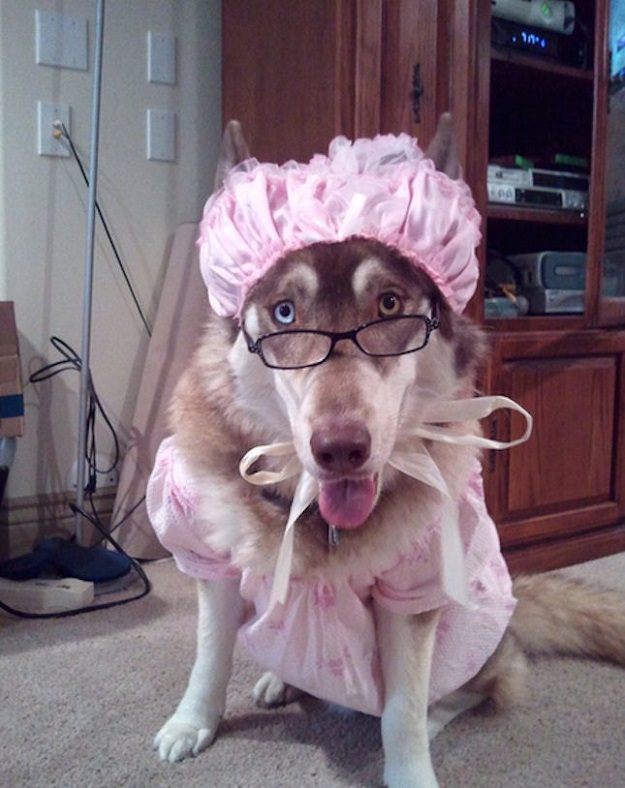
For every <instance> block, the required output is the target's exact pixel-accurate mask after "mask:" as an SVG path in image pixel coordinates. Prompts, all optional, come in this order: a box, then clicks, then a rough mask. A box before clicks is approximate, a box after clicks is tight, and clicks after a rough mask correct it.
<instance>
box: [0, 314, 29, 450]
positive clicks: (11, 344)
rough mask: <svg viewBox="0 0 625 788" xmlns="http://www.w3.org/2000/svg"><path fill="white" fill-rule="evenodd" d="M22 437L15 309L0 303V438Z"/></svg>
mask: <svg viewBox="0 0 625 788" xmlns="http://www.w3.org/2000/svg"><path fill="white" fill-rule="evenodd" d="M23 434H24V396H23V394H22V370H21V366H20V355H19V343H18V338H17V326H16V324H15V310H14V306H13V302H12V301H0V437H2V438H15V437H17V436H18V435H23Z"/></svg>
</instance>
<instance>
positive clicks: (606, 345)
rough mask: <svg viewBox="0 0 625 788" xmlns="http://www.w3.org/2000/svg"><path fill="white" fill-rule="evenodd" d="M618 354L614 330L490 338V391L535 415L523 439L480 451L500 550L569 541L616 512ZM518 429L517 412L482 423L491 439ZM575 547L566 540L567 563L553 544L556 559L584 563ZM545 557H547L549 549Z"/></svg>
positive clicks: (624, 346)
mask: <svg viewBox="0 0 625 788" xmlns="http://www.w3.org/2000/svg"><path fill="white" fill-rule="evenodd" d="M624 354H625V341H624V339H623V337H622V336H619V334H616V333H615V334H612V335H610V334H606V333H601V332H586V333H583V334H582V333H580V334H577V335H565V334H557V335H553V336H551V337H549V336H548V335H532V336H529V337H524V338H520V337H518V336H517V337H514V338H508V339H506V338H504V339H502V340H500V341H499V342H498V343H497V347H496V351H495V358H494V362H493V367H492V376H491V381H490V388H491V389H492V391H493V392H497V393H502V394H505V395H507V396H509V397H511V398H512V399H514V400H516V401H517V402H519V403H520V404H521V405H523V407H525V408H526V409H527V410H529V411H530V413H532V415H533V417H534V431H533V434H532V437H531V438H530V440H529V441H528V442H527V443H525V444H523V445H521V446H518V447H515V448H514V449H511V450H509V451H507V452H503V453H497V456H495V455H494V454H493V455H489V456H487V457H486V458H485V474H486V478H487V485H486V486H487V490H488V503H489V508H490V511H491V513H492V515H493V517H494V518H495V520H496V522H497V524H498V527H499V531H500V535H501V540H502V544H503V546H504V548H505V549H506V548H507V549H509V550H514V549H516V548H519V547H520V546H522V545H531V544H532V543H535V544H538V543H543V545H545V543H546V542H548V541H549V540H558V539H569V540H570V539H571V538H573V537H575V535H576V534H582V533H585V532H595V531H596V532H598V531H600V529H602V528H605V527H607V526H610V525H613V524H614V523H616V522H617V521H618V520H619V518H622V516H623V514H624V513H625V510H624V502H625V494H624V493H625V489H624V487H625V485H624V480H623V463H622V454H623V446H624V445H625V444H624V442H623V438H624V437H625V436H624V425H623V418H622V396H623V395H622V391H623V382H624ZM522 429H523V428H522V425H521V424H520V423H519V422H518V421H517V418H516V415H515V416H514V417H513V418H511V419H510V420H506V419H505V418H503V417H502V416H501V415H499V416H497V419H496V421H495V420H493V421H491V425H490V430H491V434H493V435H497V437H501V436H510V435H515V434H518V433H519V432H520V431H522ZM571 544H573V543H571ZM580 544H581V543H580ZM578 549H580V548H579V544H578V545H577V547H575V546H573V547H570V551H571V554H570V560H567V559H566V557H564V559H563V551H566V547H561V548H559V555H558V560H557V561H556V562H555V564H558V563H562V562H563V560H564V562H565V563H567V562H568V563H570V562H571V560H573V559H574V560H583V559H584V557H585V556H584V555H574V553H575V550H578ZM544 556H545V557H544V560H545V562H547V564H548V563H549V560H550V559H549V553H548V550H546V551H545V553H544ZM555 564H554V565H555ZM525 568H535V567H525ZM536 568H545V566H541V567H536Z"/></svg>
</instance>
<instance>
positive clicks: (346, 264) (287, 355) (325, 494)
mask: <svg viewBox="0 0 625 788" xmlns="http://www.w3.org/2000/svg"><path fill="white" fill-rule="evenodd" d="M407 315H412V316H414V315H419V316H423V317H427V318H428V319H429V320H432V319H433V318H434V317H435V318H436V320H437V322H438V327H437V328H435V329H434V330H432V331H431V333H429V340H428V341H427V344H425V345H424V347H422V348H421V349H419V350H416V351H414V352H405V351H406V350H411V349H412V348H413V347H415V346H417V345H420V344H421V343H422V342H423V341H424V340H425V339H426V336H425V334H426V333H427V332H428V331H429V328H426V326H427V322H426V321H424V320H420V319H416V320H393V318H398V317H402V316H407ZM372 321H384V322H383V323H381V324H378V325H377V326H375V327H373V328H372V329H371V330H370V331H371V336H370V337H368V336H367V335H366V333H361V334H359V335H358V337H357V339H359V340H361V345H362V346H363V347H365V348H366V349H369V350H370V349H371V348H373V350H374V351H375V352H378V351H379V350H380V349H382V351H383V352H388V353H391V352H392V353H397V355H380V356H377V355H368V354H367V353H365V352H363V350H362V349H361V348H359V347H358V346H357V345H356V343H355V342H354V341H352V340H351V339H350V338H342V339H338V340H337V341H335V344H334V346H333V347H332V349H331V352H330V353H329V355H328V356H327V358H326V359H325V360H324V361H323V362H322V363H316V364H315V365H313V366H306V367H303V368H295V369H292V368H288V369H284V368H279V369H273V368H272V369H269V368H267V367H266V366H264V364H263V361H262V360H261V358H258V357H253V356H252V357H251V358H248V359H247V360H246V361H245V367H246V369H248V370H253V374H254V375H255V376H256V377H257V382H258V381H261V380H262V381H263V383H262V385H265V386H268V387H269V388H271V389H272V390H273V391H274V392H275V394H276V395H277V398H278V400H276V399H275V398H273V397H272V398H271V399H270V400H269V401H267V402H266V407H265V406H263V407H261V408H257V410H258V411H259V412H260V413H262V412H263V411H264V412H265V414H266V416H267V419H268V421H269V420H273V421H275V420H276V418H277V416H276V414H275V413H272V414H269V413H268V412H267V408H270V407H272V404H271V400H273V402H274V403H275V402H276V401H279V402H280V403H281V408H280V410H281V414H280V416H281V418H282V419H283V420H284V421H285V423H288V428H289V430H290V433H291V436H292V440H293V442H294V444H295V448H296V451H297V454H298V456H299V459H300V461H301V463H302V465H303V466H304V467H305V468H306V470H307V471H308V472H309V473H310V474H312V475H313V476H314V477H316V478H317V479H318V481H319V484H320V494H319V499H318V503H319V508H320V511H321V514H322V516H323V517H324V519H325V520H327V522H328V523H330V524H331V525H334V526H337V527H339V528H347V529H349V528H357V527H358V526H360V525H362V524H363V523H365V522H366V520H367V518H368V517H369V515H370V513H371V511H372V510H373V508H374V506H375V504H376V502H377V500H378V497H379V495H380V493H381V491H382V490H383V488H384V486H385V484H386V483H387V482H388V480H389V478H390V473H391V472H390V471H389V470H388V469H387V468H386V466H387V462H388V460H389V458H390V457H391V455H392V453H393V452H394V451H395V450H397V449H399V450H401V449H402V448H404V449H405V448H408V446H407V445H406V438H405V434H406V430H407V429H408V428H410V427H414V426H416V425H417V424H418V423H419V422H421V421H423V420H424V419H426V418H427V410H428V405H429V404H431V403H432V402H436V401H440V400H441V399H450V398H454V397H458V396H462V395H466V394H467V393H468V392H467V387H471V386H472V378H473V375H474V372H475V364H476V362H477V360H478V356H479V349H480V347H481V345H480V341H479V335H478V334H477V333H476V332H474V331H472V330H471V328H470V327H469V325H468V324H467V323H466V322H465V321H464V320H463V319H462V318H459V317H458V316H456V315H454V314H453V313H452V311H451V310H450V308H449V306H448V305H447V303H446V301H445V299H444V298H443V296H442V295H441V293H440V291H439V290H438V288H437V287H436V286H435V285H434V284H433V282H432V281H431V279H430V278H429V277H428V276H427V275H426V274H425V273H424V272H422V271H421V270H419V269H417V268H416V267H415V266H414V265H412V264H411V263H410V262H409V261H408V260H406V259H405V258H404V257H402V255H401V254H400V253H399V252H397V251H395V250H392V249H390V248H388V247H386V246H385V245H383V244H381V243H378V242H375V241H370V240H365V239H362V238H352V239H349V240H347V241H343V242H338V243H327V244H313V245H311V246H309V247H307V248H305V249H302V250H300V251H297V252H292V253H289V254H287V255H286V256H285V257H284V258H282V259H281V260H280V261H279V262H278V263H277V264H276V265H275V266H273V268H271V269H270V270H269V272H268V273H267V274H265V276H264V277H263V278H262V279H261V281H260V282H258V283H257V284H256V285H255V286H254V287H253V288H252V289H251V291H250V292H249V294H248V296H247V299H246V302H245V305H244V308H243V311H242V327H243V331H244V335H245V337H246V339H245V341H246V343H248V344H250V345H252V346H255V347H256V349H258V345H257V344H256V342H257V340H258V339H259V338H262V337H266V336H267V335H271V334H275V333H277V332H284V333H283V334H282V335H281V337H280V338H279V339H276V340H270V342H271V345H270V344H269V343H268V342H267V341H266V340H262V342H261V349H262V350H263V354H264V356H265V359H266V360H268V361H269V362H270V363H272V364H276V365H278V366H279V367H298V366H299V365H301V364H307V363H308V364H310V363H312V362H314V361H318V360H319V358H320V355H323V354H324V353H326V352H327V351H329V350H330V340H328V339H327V338H321V339H319V338H317V337H315V336H313V335H301V334H300V333H299V332H300V331H302V330H314V331H325V332H333V333H345V332H351V331H353V330H354V329H357V328H359V327H360V326H363V325H364V324H368V323H371V322H372ZM430 328H431V326H430ZM374 332H383V335H382V334H380V335H379V336H378V334H376V333H374ZM367 333H369V330H368V332H367ZM382 336H383V339H382V338H381V337H382ZM380 343H381V344H380ZM265 345H267V347H268V348H269V349H270V351H271V354H270V355H269V353H267V352H264V351H265ZM239 347H240V348H241V342H239ZM319 348H321V350H320V349H319ZM243 350H244V351H245V352H246V353H247V348H243ZM268 356H269V357H268ZM239 358H240V356H239ZM270 379H271V380H270Z"/></svg>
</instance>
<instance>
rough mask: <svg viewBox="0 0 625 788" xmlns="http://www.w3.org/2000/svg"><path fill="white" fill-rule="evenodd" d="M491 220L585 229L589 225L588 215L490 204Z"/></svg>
mask: <svg viewBox="0 0 625 788" xmlns="http://www.w3.org/2000/svg"><path fill="white" fill-rule="evenodd" d="M486 216H487V217H488V218H489V219H503V220H505V221H512V222H535V223H537V224H557V225H560V224H564V225H568V226H571V225H572V226H574V227H585V226H586V224H587V223H588V216H587V214H586V213H577V212H576V211H558V210H552V209H549V208H524V207H517V206H511V205H502V204H499V203H489V204H488V207H487V211H486Z"/></svg>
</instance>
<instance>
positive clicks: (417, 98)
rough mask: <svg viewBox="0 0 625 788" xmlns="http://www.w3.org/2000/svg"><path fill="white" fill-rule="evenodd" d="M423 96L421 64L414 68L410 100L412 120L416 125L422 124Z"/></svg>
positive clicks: (415, 65)
mask: <svg viewBox="0 0 625 788" xmlns="http://www.w3.org/2000/svg"><path fill="white" fill-rule="evenodd" d="M422 95H423V83H422V82H421V63H415V64H414V66H413V67H412V90H411V91H410V98H411V100H412V119H413V120H414V122H415V123H421V96H422Z"/></svg>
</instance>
